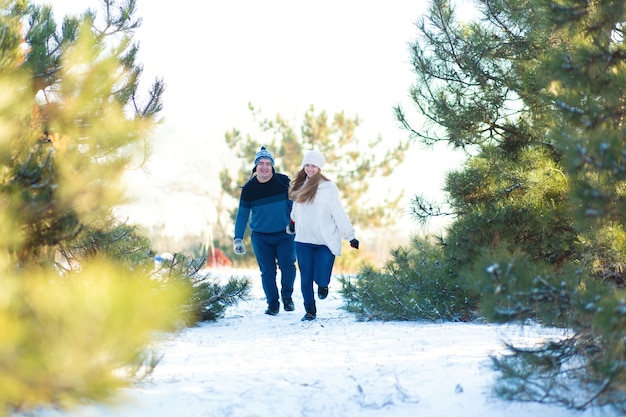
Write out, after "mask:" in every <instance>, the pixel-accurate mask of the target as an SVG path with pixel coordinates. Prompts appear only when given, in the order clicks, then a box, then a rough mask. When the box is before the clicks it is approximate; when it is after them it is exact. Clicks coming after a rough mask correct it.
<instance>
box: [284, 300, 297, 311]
mask: <svg viewBox="0 0 626 417" xmlns="http://www.w3.org/2000/svg"><path fill="white" fill-rule="evenodd" d="M283 305H284V307H285V311H293V310H295V309H296V307H295V306H294V305H293V300H292V299H291V298H285V299H284V300H283Z"/></svg>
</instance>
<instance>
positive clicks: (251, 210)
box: [233, 146, 296, 316]
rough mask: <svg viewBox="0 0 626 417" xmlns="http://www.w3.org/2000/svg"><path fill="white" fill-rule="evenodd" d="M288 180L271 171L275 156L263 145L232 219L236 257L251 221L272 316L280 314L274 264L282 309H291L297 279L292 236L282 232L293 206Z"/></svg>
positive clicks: (254, 244) (241, 252) (255, 159)
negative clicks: (279, 287)
mask: <svg viewBox="0 0 626 417" xmlns="http://www.w3.org/2000/svg"><path fill="white" fill-rule="evenodd" d="M289 181H290V179H289V177H288V176H286V175H283V174H279V173H277V172H276V171H275V170H274V157H273V156H272V153H271V152H270V151H268V150H267V149H265V147H264V146H262V147H261V149H260V150H259V152H258V153H257V154H256V156H255V158H254V168H253V169H252V177H250V179H249V180H248V182H247V183H246V184H245V185H244V186H243V187H242V189H241V197H240V198H239V209H238V210H237V217H236V220H235V235H234V240H233V244H234V247H235V253H236V254H238V255H243V254H245V253H246V246H245V245H244V243H243V237H244V233H245V231H246V226H247V225H248V220H250V230H251V231H252V233H251V235H250V237H251V240H252V248H253V249H254V254H255V256H256V260H257V263H258V264H259V268H260V270H261V282H262V284H263V291H264V292H265V298H266V300H267V310H265V314H269V315H272V316H275V315H276V314H278V312H279V311H280V300H279V294H278V287H277V285H276V264H278V267H279V268H280V274H281V280H280V283H281V290H280V296H281V298H282V300H283V306H284V309H285V311H293V310H294V304H293V300H292V298H291V297H292V294H293V285H294V281H295V279H296V250H295V244H294V235H293V234H289V233H287V231H286V230H285V225H287V224H289V221H290V219H289V214H290V213H291V206H292V201H291V200H289V195H288V192H289Z"/></svg>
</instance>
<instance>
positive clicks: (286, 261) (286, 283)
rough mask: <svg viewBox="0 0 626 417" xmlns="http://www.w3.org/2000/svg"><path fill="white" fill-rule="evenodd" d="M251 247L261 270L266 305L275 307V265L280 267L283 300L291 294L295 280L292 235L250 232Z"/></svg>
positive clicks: (277, 298) (294, 255)
mask: <svg viewBox="0 0 626 417" xmlns="http://www.w3.org/2000/svg"><path fill="white" fill-rule="evenodd" d="M250 237H251V239H252V248H253V249H254V254H255V256H256V261H257V263H258V264H259V269H260V270H261V283H262V284H263V291H264V292H265V298H266V299H267V305H268V306H270V307H276V306H278V305H279V304H280V302H279V296H278V287H277V285H276V265H277V264H278V267H279V268H280V285H281V290H280V295H281V296H282V299H283V301H284V300H285V299H286V298H291V296H292V295H293V283H294V281H295V280H296V251H295V246H294V243H293V238H294V235H290V234H287V233H286V232H284V231H283V232H278V233H258V232H252V234H251V236H250Z"/></svg>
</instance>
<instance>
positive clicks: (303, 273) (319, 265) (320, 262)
mask: <svg viewBox="0 0 626 417" xmlns="http://www.w3.org/2000/svg"><path fill="white" fill-rule="evenodd" d="M296 254H297V256H298V268H300V289H301V290H302V298H303V299H304V304H313V303H314V302H315V294H314V292H313V283H316V284H317V286H318V287H328V284H330V276H331V275H332V273H333V265H334V264H335V255H333V253H332V252H331V251H330V249H328V247H326V246H324V245H313V244H310V243H301V242H296Z"/></svg>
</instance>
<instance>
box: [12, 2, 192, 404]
mask: <svg viewBox="0 0 626 417" xmlns="http://www.w3.org/2000/svg"><path fill="white" fill-rule="evenodd" d="M23 3H24V2H23V1H0V33H2V39H3V40H2V42H1V45H0V288H1V290H0V415H2V414H5V413H8V412H10V411H12V410H16V409H20V410H25V409H30V408H33V407H37V406H45V405H59V406H61V407H66V406H71V405H72V404H75V403H78V402H82V401H86V400H93V399H95V400H103V399H106V398H108V397H109V396H111V395H112V394H113V393H114V392H115V390H116V388H118V387H120V386H123V385H125V384H128V383H129V382H130V381H131V380H132V378H131V377H132V376H133V375H135V373H136V372H137V371H138V370H140V369H141V366H142V364H146V365H147V366H148V367H150V366H152V365H154V361H152V362H150V363H148V361H150V356H149V346H150V343H151V342H152V340H153V339H154V337H155V334H157V333H156V332H158V331H167V330H171V329H173V328H175V327H176V326H178V325H180V324H181V323H183V322H184V320H185V318H184V317H182V316H181V311H183V306H184V305H185V304H186V303H187V302H188V297H189V295H188V290H189V288H188V286H187V285H184V284H183V283H173V282H163V281H159V280H153V279H150V277H149V276H147V273H146V268H135V267H134V266H133V265H134V264H133V263H132V262H124V261H122V260H120V259H115V258H114V257H111V256H103V253H102V252H101V251H102V250H103V248H101V247H98V246H97V245H96V244H94V245H92V246H93V247H92V248H91V249H92V250H90V251H89V253H87V254H85V256H84V257H82V258H77V259H73V260H72V261H73V262H74V265H72V266H73V267H75V269H74V270H73V271H72V272H66V273H62V272H61V271H62V269H60V268H57V266H58V264H55V262H59V258H58V257H57V254H58V253H59V251H60V250H61V249H62V248H65V249H66V250H67V249H68V248H70V247H72V248H74V249H75V245H77V244H80V242H79V240H78V239H76V237H77V236H78V235H79V234H80V233H81V232H84V231H87V230H100V229H102V228H106V227H108V226H107V225H112V224H115V222H109V220H110V219H111V218H112V212H113V208H114V207H115V206H116V205H118V204H120V203H122V199H121V196H122V187H121V183H120V178H121V176H122V175H123V173H124V169H125V168H127V167H128V165H129V162H131V161H141V159H142V158H144V156H145V154H144V151H145V149H146V147H147V145H146V143H147V140H148V138H149V136H148V133H149V131H150V129H151V128H153V127H154V126H155V124H156V120H155V115H156V114H157V113H158V111H159V109H160V105H159V104H158V103H159V97H160V92H161V91H162V90H161V86H159V85H158V83H155V86H154V87H153V88H154V89H153V90H152V91H151V92H150V94H149V98H148V100H147V101H148V103H149V104H146V105H145V106H144V107H142V106H141V100H140V97H139V95H138V94H136V93H137V91H136V89H137V77H138V75H139V74H140V72H141V68H140V66H137V65H136V64H135V63H134V57H135V56H136V50H135V49H134V48H132V47H131V46H130V43H129V41H130V39H132V29H133V28H134V27H135V26H134V23H133V19H134V17H133V16H132V15H133V12H134V10H133V9H134V2H128V3H125V4H124V5H120V7H119V8H112V9H111V13H110V14H107V15H106V18H105V21H97V20H96V19H95V18H94V16H92V15H90V14H87V15H85V16H82V17H80V18H77V19H74V20H68V21H66V22H65V23H66V24H65V25H64V26H63V30H62V31H61V30H57V29H56V24H55V23H54V19H51V15H50V10H49V8H47V7H44V8H37V7H33V8H28V9H27V8H23V7H20V6H23ZM113 9H114V10H113ZM97 22H99V23H97ZM98 24H99V25H100V27H99V28H96V25H98ZM5 41H6V42H5ZM76 252H80V251H76ZM109 252H110V253H112V251H109ZM145 256H149V255H148V254H147V253H146V254H145ZM142 271H143V272H142Z"/></svg>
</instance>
